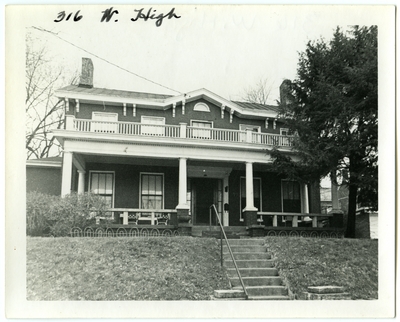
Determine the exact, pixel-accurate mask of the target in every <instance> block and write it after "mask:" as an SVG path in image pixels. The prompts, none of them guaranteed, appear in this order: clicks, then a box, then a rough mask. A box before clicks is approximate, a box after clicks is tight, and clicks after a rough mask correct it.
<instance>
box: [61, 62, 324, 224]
mask: <svg viewBox="0 0 400 322" xmlns="http://www.w3.org/2000/svg"><path fill="white" fill-rule="evenodd" d="M56 95H57V96H58V97H59V98H60V99H61V100H63V101H64V102H65V115H66V120H65V129H60V130H54V131H53V134H54V136H55V137H56V138H57V140H58V141H59V142H60V143H61V145H62V147H63V160H62V171H61V173H62V178H61V179H62V184H61V195H62V196H64V195H66V194H69V193H71V192H78V193H82V192H86V191H91V192H93V193H96V194H99V195H101V196H103V197H104V198H105V199H106V200H107V202H108V204H109V207H110V209H111V213H112V216H113V218H114V220H115V222H118V223H120V224H129V223H130V222H131V221H133V220H135V223H137V221H138V216H137V215H135V214H134V213H135V212H139V211H140V210H142V211H143V213H146V211H147V212H149V211H152V210H157V213H160V214H162V213H164V212H165V213H166V212H174V213H176V214H177V219H176V220H177V221H178V223H179V222H184V221H186V222H189V223H191V224H192V225H194V226H195V225H208V224H209V222H210V206H211V205H215V209H216V211H217V212H218V214H219V215H220V216H221V219H222V222H223V225H224V226H243V225H246V226H249V225H255V224H258V223H260V220H264V219H265V220H271V224H272V220H273V217H270V216H265V218H264V219H263V216H262V213H265V214H271V213H277V214H280V213H297V214H299V215H300V214H304V213H320V198H319V183H318V182H316V183H315V184H313V185H306V184H300V183H299V182H295V181H291V180H288V179H287V178H285V177H283V176H282V175H279V174H277V173H276V172H274V171H273V170H272V167H271V164H272V159H271V156H270V151H271V150H272V149H273V147H274V146H275V147H277V148H278V149H279V150H281V151H285V152H287V153H288V155H292V151H291V137H290V136H289V135H288V129H287V128H285V126H284V123H283V122H282V120H280V119H279V118H278V109H277V106H266V105H261V104H253V103H243V102H236V101H229V100H226V99H224V98H222V97H220V96H218V95H217V94H215V93H212V92H210V91H208V90H206V89H199V90H195V91H192V92H189V93H185V94H181V95H175V96H172V95H171V96H170V95H163V94H152V93H140V92H133V91H132V92H131V91H121V90H114V89H102V88H96V87H95V86H94V84H93V64H92V62H91V60H89V59H86V58H84V59H83V64H82V76H81V80H80V84H79V85H70V86H67V87H64V88H61V89H59V90H57V91H56ZM292 158H295V156H294V155H292ZM139 216H140V215H139ZM174 218H175V217H174ZM139 219H140V218H139ZM278 219H279V220H280V219H281V217H279V218H278ZM300 219H301V218H300V217H299V220H300ZM169 220H170V223H174V220H175V219H172V218H171V217H169ZM212 220H213V221H215V219H212ZM158 221H161V217H160V215H159V216H158V217H157V218H154V217H152V218H151V220H150V221H149V222H148V223H151V224H156V223H157V222H158ZM175 224H176V223H175Z"/></svg>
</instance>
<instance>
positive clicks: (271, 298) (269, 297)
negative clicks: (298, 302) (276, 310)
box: [248, 295, 290, 301]
mask: <svg viewBox="0 0 400 322" xmlns="http://www.w3.org/2000/svg"><path fill="white" fill-rule="evenodd" d="M248 300H250V301H289V300H290V297H289V296H284V295H267V296H264V295H258V296H249V297H248Z"/></svg>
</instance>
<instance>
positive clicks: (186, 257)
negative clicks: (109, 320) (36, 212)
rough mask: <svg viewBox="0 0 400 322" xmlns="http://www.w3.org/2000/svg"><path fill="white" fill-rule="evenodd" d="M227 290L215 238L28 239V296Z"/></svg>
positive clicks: (173, 295)
mask: <svg viewBox="0 0 400 322" xmlns="http://www.w3.org/2000/svg"><path fill="white" fill-rule="evenodd" d="M227 288H229V282H228V279H227V278H226V276H225V273H224V271H223V270H222V268H221V267H220V259H219V246H218V243H217V241H216V240H215V239H211V238H201V239H200V238H192V237H176V238H171V237H165V238H163V237H157V238H126V237H125V238H29V237H28V238H27V299H28V300H33V301H34V300H40V301H42V300H51V301H55V300H71V301H72V300H90V301H102V300H109V301H111V300H119V301H124V300H126V301H128V300H209V299H210V295H212V294H213V291H214V290H215V289H227Z"/></svg>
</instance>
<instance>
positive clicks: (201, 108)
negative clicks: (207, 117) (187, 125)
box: [193, 103, 210, 112]
mask: <svg viewBox="0 0 400 322" xmlns="http://www.w3.org/2000/svg"><path fill="white" fill-rule="evenodd" d="M193 111H199V112H210V108H209V107H208V105H207V104H206V103H197V104H196V105H195V106H194V107H193Z"/></svg>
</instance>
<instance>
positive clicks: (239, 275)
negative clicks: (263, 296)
mask: <svg viewBox="0 0 400 322" xmlns="http://www.w3.org/2000/svg"><path fill="white" fill-rule="evenodd" d="M213 210H214V214H215V216H216V218H217V222H218V224H219V228H220V233H221V235H220V241H221V266H223V265H224V253H223V244H222V237H223V238H224V239H225V242H226V246H227V248H228V251H229V254H230V255H231V258H232V261H233V265H234V266H235V270H236V273H237V275H238V277H239V281H240V284H241V285H242V288H243V291H244V294H245V297H246V300H247V299H248V297H249V294H248V293H247V290H246V286H245V285H244V282H243V279H242V275H241V274H240V271H239V268H238V266H237V264H236V260H235V257H234V256H233V252H232V249H231V246H230V245H229V241H228V238H227V237H226V233H225V230H224V226H222V222H221V217H220V216H219V213H218V211H217V207H215V205H214V204H212V205H211V206H210V217H211V214H212V212H213ZM210 222H211V220H210Z"/></svg>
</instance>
